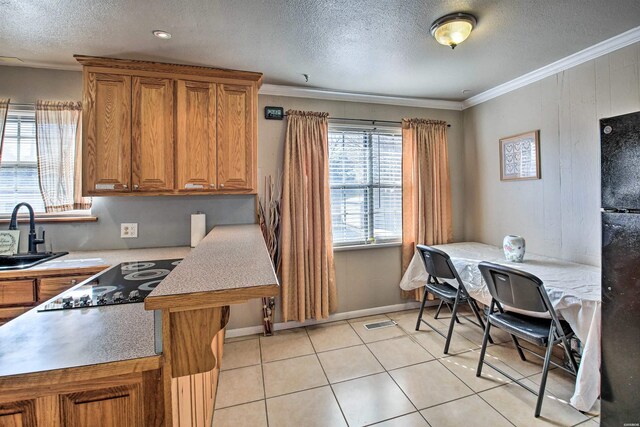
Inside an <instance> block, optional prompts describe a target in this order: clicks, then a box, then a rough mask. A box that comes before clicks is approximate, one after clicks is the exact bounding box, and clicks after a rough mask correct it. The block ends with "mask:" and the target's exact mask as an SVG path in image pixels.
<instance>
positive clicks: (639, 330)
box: [600, 112, 640, 427]
mask: <svg viewBox="0 0 640 427" xmlns="http://www.w3.org/2000/svg"><path fill="white" fill-rule="evenodd" d="M600 142H601V162H602V175H601V176H602V365H601V378H602V386H601V425H602V426H605V427H609V426H621V427H622V426H638V425H640V112H637V113H631V114H625V115H623V116H618V117H611V118H607V119H602V120H600Z"/></svg>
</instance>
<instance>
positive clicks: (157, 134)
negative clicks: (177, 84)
mask: <svg viewBox="0 0 640 427" xmlns="http://www.w3.org/2000/svg"><path fill="white" fill-rule="evenodd" d="M132 102H133V109H132V123H133V126H132V132H131V142H132V147H131V158H132V162H131V164H132V168H133V171H132V184H133V191H167V190H173V152H174V137H173V79H161V78H154V77H133V81H132Z"/></svg>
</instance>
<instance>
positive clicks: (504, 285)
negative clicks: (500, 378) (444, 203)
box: [476, 262, 578, 418]
mask: <svg viewBox="0 0 640 427" xmlns="http://www.w3.org/2000/svg"><path fill="white" fill-rule="evenodd" d="M478 268H480V272H481V273H482V278H483V279H484V281H485V283H486V284H487V287H488V288H489V292H490V293H491V297H492V299H491V307H490V308H489V315H488V317H487V327H486V329H485V332H484V339H483V341H482V350H481V351H480V361H479V362H478V370H477V372H476V376H477V377H479V376H480V375H481V374H482V365H483V364H486V365H488V366H491V367H492V368H493V369H495V370H496V371H498V372H500V373H501V374H502V375H504V376H505V377H507V378H509V379H510V380H512V381H514V382H516V383H518V384H519V385H521V386H522V387H524V388H526V389H527V390H529V391H530V392H531V393H533V394H535V395H537V396H538V402H537V403H536V410H535V416H536V418H537V417H539V416H540V409H541V408H542V399H543V398H544V389H545V386H546V384H547V373H548V372H549V364H550V363H551V364H553V365H554V366H557V367H558V368H561V369H563V370H565V371H567V372H569V373H571V374H573V375H576V373H577V372H578V364H577V363H576V359H575V358H574V357H573V354H572V353H571V347H570V346H569V341H568V338H571V337H572V336H573V331H572V330H571V327H570V326H569V324H568V323H567V322H565V321H564V320H559V319H558V316H557V315H556V312H555V310H554V309H553V306H552V305H551V301H550V300H549V296H548V295H547V291H546V290H545V288H544V285H543V283H542V280H540V279H539V278H538V277H536V276H534V275H533V274H529V273H527V272H524V271H521V270H516V269H513V268H509V267H505V266H502V265H499V264H493V263H490V262H481V263H480V265H478ZM503 305H504V306H506V307H507V309H508V308H509V307H512V308H516V309H518V310H524V311H531V312H537V313H548V314H549V316H551V319H542V318H539V317H532V316H527V315H524V314H520V313H514V312H505V307H503ZM495 308H497V310H498V311H497V312H495V313H494V309H495ZM491 326H495V327H497V328H500V329H502V330H504V331H506V332H508V333H509V334H511V339H512V340H513V344H514V345H515V347H516V349H517V350H518V354H519V355H520V358H521V359H522V360H526V359H525V357H524V353H523V350H524V351H526V352H527V353H530V354H533V355H535V356H537V357H539V358H540V359H543V360H544V364H543V367H542V379H541V380H540V389H539V390H538V392H537V393H536V392H535V391H534V390H532V389H531V388H529V387H528V386H527V385H526V384H524V383H522V382H520V381H518V380H516V379H515V378H513V377H511V376H509V375H507V374H506V373H505V372H503V371H502V370H500V369H499V368H497V367H495V366H493V365H492V364H491V363H489V362H487V361H485V360H484V355H485V352H486V350H487V338H488V337H489V331H490V329H491ZM518 337H519V338H522V339H523V340H526V341H528V342H530V343H532V344H535V345H537V346H539V347H546V354H545V356H544V357H542V356H540V355H539V354H537V353H536V352H534V351H531V350H529V349H527V348H525V347H522V346H521V345H520V343H519V342H518ZM560 343H562V347H563V348H564V351H565V353H566V355H567V357H568V360H569V362H570V366H569V368H566V367H564V366H561V365H558V364H557V363H555V362H553V361H552V360H551V352H552V349H553V346H554V345H556V344H560Z"/></svg>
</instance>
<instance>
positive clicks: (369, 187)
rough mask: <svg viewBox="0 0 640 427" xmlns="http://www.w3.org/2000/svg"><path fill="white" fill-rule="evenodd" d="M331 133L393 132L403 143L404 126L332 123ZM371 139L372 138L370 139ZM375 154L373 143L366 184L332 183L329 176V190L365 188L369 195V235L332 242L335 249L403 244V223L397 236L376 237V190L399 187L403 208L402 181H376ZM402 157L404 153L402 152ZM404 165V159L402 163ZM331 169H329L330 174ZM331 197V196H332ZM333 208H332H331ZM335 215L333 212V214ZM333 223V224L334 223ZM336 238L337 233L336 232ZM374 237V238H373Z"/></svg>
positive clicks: (370, 148)
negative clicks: (361, 238) (363, 238)
mask: <svg viewBox="0 0 640 427" xmlns="http://www.w3.org/2000/svg"><path fill="white" fill-rule="evenodd" d="M328 130H329V135H330V134H331V133H333V132H349V131H352V132H358V133H360V132H362V133H368V135H369V138H370V136H371V135H372V134H376V133H377V134H385V133H386V134H392V135H394V136H399V137H400V144H402V127H401V126H399V125H398V126H377V125H353V124H344V123H330V124H329V129H328ZM370 140H371V139H370ZM328 143H329V147H328V152H330V150H331V147H330V144H331V142H330V140H329V142H328ZM374 156H375V152H374V149H373V144H371V146H370V147H368V175H369V176H368V183H366V184H346V185H345V184H340V185H331V177H329V191H332V190H334V189H340V190H345V189H346V190H348V189H355V190H359V189H363V190H366V193H367V194H368V197H366V199H367V200H366V201H365V202H363V203H365V206H366V207H367V209H366V214H365V215H366V216H367V233H366V235H367V237H366V240H365V241H364V242H362V241H347V242H337V243H336V242H335V240H334V241H333V242H332V244H333V248H334V250H337V251H340V250H349V249H365V248H374V247H379V248H381V247H396V246H400V245H402V225H401V227H400V234H399V235H398V236H397V237H393V238H387V239H375V209H374V208H373V206H374V203H375V201H374V198H375V190H381V189H385V188H386V189H399V190H400V209H401V210H402V192H403V188H402V182H400V183H399V184H398V185H393V184H383V183H375V182H374V178H373V173H372V171H373V164H374ZM401 159H402V154H401ZM400 166H401V167H402V160H401V163H400ZM329 169H331V163H330V161H329ZM330 174H331V171H329V175H330ZM330 199H331V197H330ZM330 209H331V208H330ZM331 215H332V216H333V214H331ZM400 221H401V223H402V214H400ZM332 225H333V224H332ZM334 238H335V234H334ZM371 239H373V240H371Z"/></svg>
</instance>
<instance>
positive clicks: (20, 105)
mask: <svg viewBox="0 0 640 427" xmlns="http://www.w3.org/2000/svg"><path fill="white" fill-rule="evenodd" d="M9 106H10V107H16V108H24V109H33V110H35V109H36V104H23V103H16V102H9Z"/></svg>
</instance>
